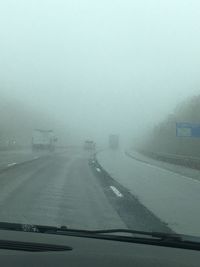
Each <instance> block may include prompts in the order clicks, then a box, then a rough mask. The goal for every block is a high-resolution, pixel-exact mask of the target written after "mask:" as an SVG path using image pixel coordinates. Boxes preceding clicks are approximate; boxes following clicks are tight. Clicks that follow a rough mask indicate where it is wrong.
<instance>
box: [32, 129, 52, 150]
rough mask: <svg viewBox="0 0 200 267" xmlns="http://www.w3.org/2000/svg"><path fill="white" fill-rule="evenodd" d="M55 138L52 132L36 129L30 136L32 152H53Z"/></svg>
mask: <svg viewBox="0 0 200 267" xmlns="http://www.w3.org/2000/svg"><path fill="white" fill-rule="evenodd" d="M56 141H57V138H56V137H55V135H54V133H53V131H52V130H41V129H36V130H34V131H33V136H32V150H33V151H38V150H46V151H54V150H55V143H56Z"/></svg>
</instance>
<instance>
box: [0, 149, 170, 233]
mask: <svg viewBox="0 0 200 267" xmlns="http://www.w3.org/2000/svg"><path fill="white" fill-rule="evenodd" d="M90 156H91V155H90V154H89V153H88V152H85V151H83V150H81V149H80V150H77V149H69V150H68V151H66V152H65V153H53V154H50V155H43V156H42V157H34V158H30V159H31V160H30V161H27V162H25V163H21V164H14V165H12V162H10V164H11V165H10V166H7V168H4V169H2V170H1V171H0V221H7V222H17V223H29V224H43V225H54V226H55V225H58V226H59V225H66V226H68V227H71V228H79V229H111V228H131V229H138V230H147V231H151V230H152V231H153V230H154V231H170V229H169V228H168V227H167V226H166V225H165V224H164V223H163V222H161V221H160V220H159V219H158V218H156V217H155V216H154V215H153V214H152V213H151V212H150V211H148V210H147V209H146V208H145V207H144V206H142V205H141V204H140V203H139V202H138V201H137V199H136V198H135V197H134V196H132V195H131V194H130V192H129V191H128V190H127V189H126V188H124V187H123V186H122V185H121V184H119V183H117V182H116V181H115V180H113V179H112V178H111V177H109V176H107V175H106V174H105V173H103V172H102V170H100V169H98V167H97V166H96V165H94V164H92V165H91V164H89V158H90ZM15 161H17V158H16V160H15Z"/></svg>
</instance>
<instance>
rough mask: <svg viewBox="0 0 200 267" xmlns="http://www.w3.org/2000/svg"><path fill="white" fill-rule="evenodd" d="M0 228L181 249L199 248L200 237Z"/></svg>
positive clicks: (0, 225)
mask: <svg viewBox="0 0 200 267" xmlns="http://www.w3.org/2000/svg"><path fill="white" fill-rule="evenodd" d="M0 230H14V231H23V232H35V233H43V234H55V235H67V236H76V237H87V238H96V239H105V240H113V241H121V242H131V243H139V244H149V245H157V246H167V247H175V248H183V249H192V250H200V238H199V237H195V236H189V235H180V234H176V233H173V232H172V233H163V232H147V231H138V230H129V229H108V230H81V229H70V228H67V227H66V226H61V227H56V226H45V225H30V224H18V223H7V222H0Z"/></svg>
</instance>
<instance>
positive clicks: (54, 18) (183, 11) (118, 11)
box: [0, 0, 200, 140]
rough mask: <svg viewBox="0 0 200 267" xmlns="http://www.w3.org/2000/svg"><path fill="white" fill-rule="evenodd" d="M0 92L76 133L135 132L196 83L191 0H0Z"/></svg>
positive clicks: (199, 23)
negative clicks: (49, 116) (44, 113)
mask: <svg viewBox="0 0 200 267" xmlns="http://www.w3.org/2000/svg"><path fill="white" fill-rule="evenodd" d="M0 39H1V41H0V70H1V71H0V90H1V92H2V95H6V96H8V97H10V98H13V99H16V100H20V101H21V103H24V104H26V105H30V106H31V107H33V108H34V109H36V110H37V111H38V110H39V111H40V110H41V112H47V113H48V114H51V116H52V117H53V118H54V119H56V120H60V121H62V122H63V123H64V124H65V125H66V128H69V131H70V135H73V132H74V133H76V134H77V133H79V134H80V136H82V137H81V138H86V137H88V138H96V139H98V140H100V139H101V138H106V136H107V135H108V134H110V133H119V134H120V135H121V136H123V137H124V138H132V139H133V140H134V138H136V139H135V140H137V138H138V137H139V136H141V135H143V134H145V133H147V132H148V130H149V129H152V127H153V126H154V125H155V123H157V122H158V121H160V120H162V119H163V118H164V117H165V116H166V115H167V114H168V113H171V112H172V111H173V109H174V108H175V106H176V104H178V103H179V102H181V101H182V100H184V99H185V98H187V97H189V96H192V95H193V94H197V93H199V89H200V75H199V70H200V53H199V47H200V2H199V1H198V0H197V1H194V0H188V1H184V0H168V1H162V0H146V1H144V0H137V1H134V0H121V1H118V0H101V1H100V0H90V1H89V0H79V1H77V0H54V1H51V0H12V1H11V0H4V1H3V0H2V1H0Z"/></svg>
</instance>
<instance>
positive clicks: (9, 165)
mask: <svg viewBox="0 0 200 267" xmlns="http://www.w3.org/2000/svg"><path fill="white" fill-rule="evenodd" d="M16 164H17V163H16V162H13V163H9V164H8V167H12V166H15V165H16Z"/></svg>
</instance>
